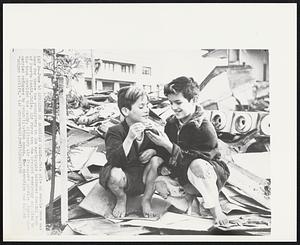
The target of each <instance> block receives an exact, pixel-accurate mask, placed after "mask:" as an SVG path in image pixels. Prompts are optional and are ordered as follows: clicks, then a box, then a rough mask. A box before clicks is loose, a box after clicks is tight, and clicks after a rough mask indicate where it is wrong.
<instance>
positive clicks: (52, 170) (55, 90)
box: [49, 49, 57, 222]
mask: <svg viewBox="0 0 300 245" xmlns="http://www.w3.org/2000/svg"><path fill="white" fill-rule="evenodd" d="M52 59H53V74H52V77H51V79H52V88H53V97H52V112H53V117H52V165H51V189H50V201H49V219H50V222H53V221H54V217H53V201H54V190H55V154H56V104H57V80H56V79H57V77H56V71H55V67H56V53H55V49H53V50H52Z"/></svg>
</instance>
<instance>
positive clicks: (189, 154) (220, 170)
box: [158, 107, 229, 189]
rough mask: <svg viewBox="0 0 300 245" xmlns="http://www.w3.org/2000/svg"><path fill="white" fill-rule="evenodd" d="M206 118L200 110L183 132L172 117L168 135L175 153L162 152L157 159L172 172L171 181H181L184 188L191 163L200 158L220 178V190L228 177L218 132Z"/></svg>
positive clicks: (183, 128)
mask: <svg viewBox="0 0 300 245" xmlns="http://www.w3.org/2000/svg"><path fill="white" fill-rule="evenodd" d="M203 114H204V113H203V111H202V110H201V109H200V108H199V107H197V108H196V112H195V113H194V114H193V116H192V118H191V119H190V120H189V121H188V122H186V123H185V124H184V125H182V127H181V128H180V124H179V121H178V119H177V118H176V117H175V116H174V115H173V116H171V117H169V118H168V119H167V124H166V126H165V133H166V134H167V135H168V137H169V139H170V141H171V142H172V143H173V149H172V153H171V154H170V153H168V152H167V151H166V150H163V151H159V154H158V155H160V156H161V157H162V158H163V159H164V160H165V161H166V162H168V165H169V166H170V167H171V169H173V171H172V174H171V177H173V178H176V177H178V180H179V182H180V184H182V185H184V184H186V183H188V178H187V170H188V167H189V165H190V164H191V162H192V161H193V160H195V159H198V158H201V159H204V160H206V161H207V162H209V163H210V164H211V165H212V166H213V167H214V169H215V171H216V174H217V176H218V181H217V186H218V188H219V189H221V187H222V186H223V185H224V184H225V182H226V180H227V179H228V177H229V169H228V167H227V165H226V164H225V162H223V161H222V160H221V154H220V152H219V149H218V138H217V134H216V131H215V129H214V127H213V125H212V124H211V122H209V121H208V120H207V119H206V118H204V116H203ZM172 166H173V167H172Z"/></svg>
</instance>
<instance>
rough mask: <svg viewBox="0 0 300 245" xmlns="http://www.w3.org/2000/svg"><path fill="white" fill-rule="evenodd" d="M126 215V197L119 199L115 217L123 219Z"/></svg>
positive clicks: (114, 213)
mask: <svg viewBox="0 0 300 245" xmlns="http://www.w3.org/2000/svg"><path fill="white" fill-rule="evenodd" d="M125 214H126V197H124V198H118V199H117V203H116V206H115V208H114V210H113V216H114V217H115V218H123V217H124V216H125Z"/></svg>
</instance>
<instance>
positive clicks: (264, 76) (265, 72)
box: [263, 64, 267, 81]
mask: <svg viewBox="0 0 300 245" xmlns="http://www.w3.org/2000/svg"><path fill="white" fill-rule="evenodd" d="M263 81H267V64H264V67H263Z"/></svg>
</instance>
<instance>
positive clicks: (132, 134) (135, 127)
mask: <svg viewBox="0 0 300 245" xmlns="http://www.w3.org/2000/svg"><path fill="white" fill-rule="evenodd" d="M144 130H145V126H144V124H143V123H140V122H138V123H135V124H132V125H131V126H130V128H129V131H128V135H127V137H129V139H131V140H134V139H136V138H140V137H141V136H142V133H143V132H144Z"/></svg>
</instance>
